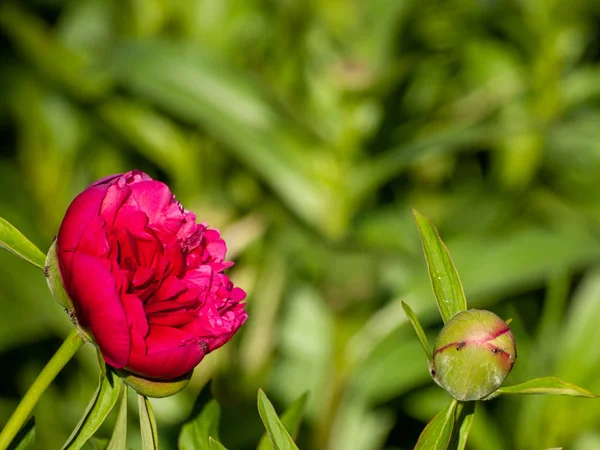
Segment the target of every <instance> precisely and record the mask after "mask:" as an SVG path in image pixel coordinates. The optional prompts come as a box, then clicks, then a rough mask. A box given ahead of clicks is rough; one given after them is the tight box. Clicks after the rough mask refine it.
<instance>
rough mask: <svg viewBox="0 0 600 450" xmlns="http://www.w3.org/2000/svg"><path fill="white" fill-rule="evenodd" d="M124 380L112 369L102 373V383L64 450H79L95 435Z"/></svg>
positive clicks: (111, 407)
mask: <svg viewBox="0 0 600 450" xmlns="http://www.w3.org/2000/svg"><path fill="white" fill-rule="evenodd" d="M122 385H123V382H122V381H121V379H120V378H119V377H117V376H115V375H114V374H113V373H112V372H111V371H108V372H107V373H106V375H102V374H101V375H100V384H99V385H98V389H96V392H95V393H94V396H93V397H92V400H91V401H90V403H89V405H88V407H87V409H86V410H85V412H84V414H83V416H82V418H81V420H80V421H79V424H78V425H77V427H76V428H75V429H74V430H73V433H72V434H71V436H70V437H69V439H67V442H65V444H64V445H63V447H62V448H63V450H77V449H80V448H81V447H83V445H84V444H85V443H86V442H87V441H88V440H89V439H90V438H91V437H92V436H93V435H94V433H95V432H96V431H97V430H98V428H100V425H102V424H103V423H104V421H105V420H106V416H108V414H109V413H110V412H111V410H112V409H113V407H114V406H115V404H116V403H117V400H118V399H119V393H120V391H121V387H122Z"/></svg>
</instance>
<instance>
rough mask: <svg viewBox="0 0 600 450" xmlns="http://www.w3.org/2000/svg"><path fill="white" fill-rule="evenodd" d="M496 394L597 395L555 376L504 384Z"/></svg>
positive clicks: (591, 396)
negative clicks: (511, 384)
mask: <svg viewBox="0 0 600 450" xmlns="http://www.w3.org/2000/svg"><path fill="white" fill-rule="evenodd" d="M495 393H496V394H505V395H511V394H520V395H524V394H546V395H567V396H571V397H586V398H597V397H598V395H596V394H594V393H593V392H590V391H588V390H587V389H584V388H582V387H579V386H577V385H575V384H572V383H567V382H566V381H563V380H561V379H560V378H556V377H542V378H534V379H533V380H529V381H526V382H525V383H521V384H516V385H514V386H506V387H501V388H500V389H498V390H497V391H496V392H495Z"/></svg>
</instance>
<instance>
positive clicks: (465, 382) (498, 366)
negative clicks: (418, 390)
mask: <svg viewBox="0 0 600 450" xmlns="http://www.w3.org/2000/svg"><path fill="white" fill-rule="evenodd" d="M516 358H517V349H516V347H515V340H514V337H513V334H512V332H511V331H510V328H508V325H507V324H506V322H504V321H503V320H502V319H501V318H500V317H498V316H497V315H496V314H494V313H491V312H489V311H484V310H478V309H470V310H468V311H461V312H459V313H457V314H455V315H454V316H453V317H452V318H451V319H450V320H449V321H448V323H446V325H445V326H444V328H443V329H442V331H441V332H440V334H439V335H438V338H437V340H436V342H435V348H434V355H433V367H432V370H431V375H432V376H433V378H434V380H435V381H436V383H438V384H439V385H440V386H441V387H443V388H444V389H446V390H447V391H448V392H449V393H450V395H452V397H454V398H456V399H457V400H461V401H472V400H481V399H482V398H484V397H486V396H488V395H490V394H491V393H493V392H494V391H495V390H496V389H498V388H499V387H500V386H501V385H502V383H503V381H504V379H505V378H506V377H507V376H508V374H509V373H510V371H511V369H512V367H513V364H514V363H515V359H516Z"/></svg>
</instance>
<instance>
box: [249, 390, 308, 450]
mask: <svg viewBox="0 0 600 450" xmlns="http://www.w3.org/2000/svg"><path fill="white" fill-rule="evenodd" d="M307 400H308V393H304V394H302V395H301V396H300V397H299V398H298V399H297V400H296V401H295V402H294V403H292V404H291V405H290V406H289V407H288V409H286V410H285V412H284V413H283V414H282V415H281V423H283V426H284V427H285V429H286V430H287V431H288V433H290V436H292V438H295V437H296V436H297V434H298V429H299V428H300V423H301V422H302V414H303V413H304V407H305V406H306V401H307ZM272 448H273V447H272V445H271V441H270V440H269V436H268V434H264V435H263V436H262V438H261V439H260V442H259V444H258V447H257V450H271V449H272Z"/></svg>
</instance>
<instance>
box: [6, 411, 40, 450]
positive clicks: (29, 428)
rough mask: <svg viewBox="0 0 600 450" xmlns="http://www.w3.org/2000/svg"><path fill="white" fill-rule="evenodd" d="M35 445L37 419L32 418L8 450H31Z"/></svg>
mask: <svg viewBox="0 0 600 450" xmlns="http://www.w3.org/2000/svg"><path fill="white" fill-rule="evenodd" d="M34 443H35V418H34V417H32V418H31V419H29V420H28V421H27V423H25V425H24V426H23V428H21V430H19V433H18V434H17V435H16V436H15V439H14V440H13V441H12V443H11V445H10V446H9V447H8V450H29V449H30V448H32V447H33V444H34Z"/></svg>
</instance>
